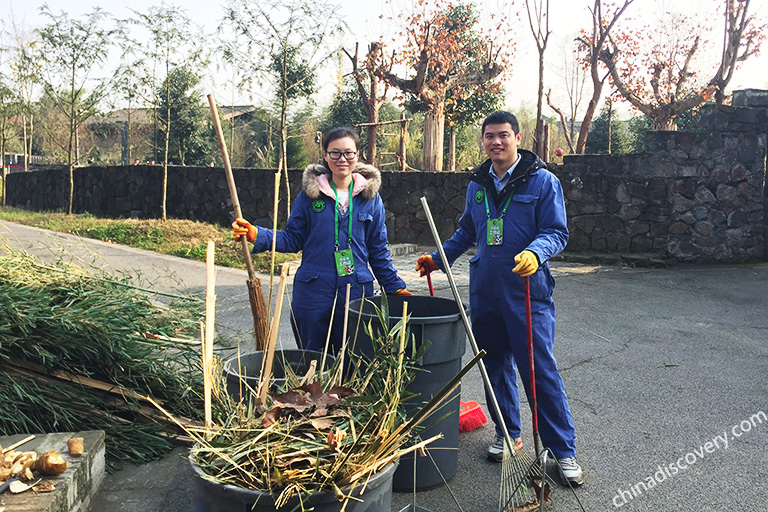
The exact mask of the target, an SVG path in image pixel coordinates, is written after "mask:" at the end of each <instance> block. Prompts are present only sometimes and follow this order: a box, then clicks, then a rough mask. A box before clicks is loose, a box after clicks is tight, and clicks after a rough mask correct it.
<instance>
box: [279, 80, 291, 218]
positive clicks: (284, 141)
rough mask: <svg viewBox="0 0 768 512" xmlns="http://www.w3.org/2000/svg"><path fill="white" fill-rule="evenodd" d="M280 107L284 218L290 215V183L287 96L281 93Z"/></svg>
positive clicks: (280, 168)
mask: <svg viewBox="0 0 768 512" xmlns="http://www.w3.org/2000/svg"><path fill="white" fill-rule="evenodd" d="M282 95H283V98H282V104H281V106H280V164H279V166H278V172H280V171H282V172H284V173H285V174H284V177H285V218H286V219H287V218H288V217H289V216H290V215H291V183H290V180H289V179H288V96H287V94H286V92H285V91H283V94H282Z"/></svg>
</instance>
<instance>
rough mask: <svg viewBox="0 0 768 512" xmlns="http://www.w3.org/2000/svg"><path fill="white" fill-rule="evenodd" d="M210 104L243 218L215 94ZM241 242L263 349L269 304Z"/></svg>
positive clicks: (236, 207) (237, 211)
mask: <svg viewBox="0 0 768 512" xmlns="http://www.w3.org/2000/svg"><path fill="white" fill-rule="evenodd" d="M208 104H209V105H210V108H211V117H212V118H213V127H214V129H215V131H216V138H217V139H218V141H219V149H220V150H221V159H222V160H223V162H224V171H225V172H226V174H227V184H228V185H229V195H230V197H231V198H232V207H233V208H234V210H235V217H238V218H241V217H242V216H243V212H242V210H241V209H240V200H239V199H238V197H237V187H236V186H235V177H234V175H233V174H232V165H231V164H230V162H229V151H227V144H226V142H225V141H224V132H222V131H221V123H220V121H219V111H218V109H217V107H216V100H215V99H214V98H213V94H209V95H208ZM240 244H241V246H242V249H243V259H244V260H245V266H246V267H247V269H248V281H247V282H246V284H247V285H248V301H249V302H250V304H251V314H252V315H253V330H254V334H255V336H256V348H257V349H259V350H261V349H263V347H264V345H265V343H266V340H267V316H268V310H267V304H266V303H265V302H264V290H262V288H261V281H260V280H259V278H258V277H256V271H255V270H254V269H253V261H251V251H250V247H248V240H247V239H246V238H245V237H240Z"/></svg>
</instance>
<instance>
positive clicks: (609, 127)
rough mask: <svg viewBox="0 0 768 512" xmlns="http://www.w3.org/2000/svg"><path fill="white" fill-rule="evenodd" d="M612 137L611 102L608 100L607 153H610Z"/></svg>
mask: <svg viewBox="0 0 768 512" xmlns="http://www.w3.org/2000/svg"><path fill="white" fill-rule="evenodd" d="M612 139H613V103H611V102H608V154H609V155H610V154H611V149H612V147H611V146H612V144H611V142H612Z"/></svg>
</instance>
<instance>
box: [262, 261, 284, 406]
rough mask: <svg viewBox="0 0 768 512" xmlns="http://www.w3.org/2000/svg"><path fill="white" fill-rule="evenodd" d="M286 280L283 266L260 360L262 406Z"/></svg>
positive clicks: (269, 377) (270, 374)
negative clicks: (264, 348) (264, 347)
mask: <svg viewBox="0 0 768 512" xmlns="http://www.w3.org/2000/svg"><path fill="white" fill-rule="evenodd" d="M287 279H288V266H287V265H286V266H283V269H282V271H281V272H280V287H279V288H278V290H277V301H276V302H275V314H274V315H273V316H272V325H270V327H269V338H268V339H267V347H266V350H265V351H264V354H263V355H264V357H263V358H262V366H261V377H260V378H259V399H260V400H261V403H262V404H265V403H266V402H267V393H268V392H269V381H270V380H271V379H272V364H273V363H274V359H275V346H276V345H277V329H278V327H279V326H280V313H281V312H282V310H283V295H284V293H285V282H286V280H287Z"/></svg>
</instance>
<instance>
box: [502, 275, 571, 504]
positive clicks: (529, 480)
mask: <svg viewBox="0 0 768 512" xmlns="http://www.w3.org/2000/svg"><path fill="white" fill-rule="evenodd" d="M523 286H524V290H525V323H526V330H527V334H528V374H529V379H530V380H529V382H530V388H531V393H530V406H531V423H532V429H533V445H534V449H535V450H536V460H535V461H531V462H530V464H527V467H526V465H525V464H522V465H521V464H520V462H521V461H522V460H519V461H517V463H513V464H509V465H502V475H501V499H500V502H499V510H501V511H502V512H532V511H535V510H542V509H543V508H544V507H546V506H547V504H550V506H551V498H550V491H551V489H552V487H551V486H552V483H553V482H552V480H551V479H550V478H549V476H547V469H546V468H547V457H548V455H549V454H551V453H552V452H550V450H549V449H548V448H544V449H542V448H541V440H540V438H539V413H538V406H537V404H536V374H535V371H534V356H533V321H532V318H531V283H530V279H529V278H528V276H525V277H524V278H523ZM521 451H522V450H521ZM504 457H505V459H506V457H507V453H506V450H505V452H504ZM552 459H553V460H554V461H555V463H556V464H557V465H558V467H559V464H560V463H559V462H557V458H556V457H554V455H553V456H552ZM529 460H530V459H529ZM505 467H507V468H509V472H508V473H507V474H506V475H505V474H504V468H505ZM529 486H530V487H529ZM568 486H569V487H570V488H571V492H572V493H573V497H574V498H576V502H577V503H578V505H579V508H581V510H584V507H583V506H582V505H581V502H580V501H579V497H578V496H576V492H575V491H574V490H573V487H572V486H571V484H570V483H569V484H568ZM531 491H533V492H531ZM531 495H532V498H531V497H530V496H531ZM547 508H549V507H547Z"/></svg>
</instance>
